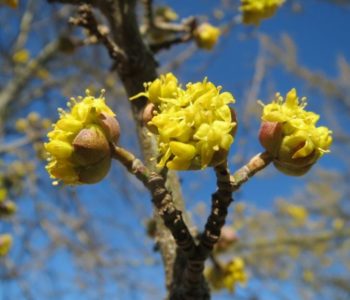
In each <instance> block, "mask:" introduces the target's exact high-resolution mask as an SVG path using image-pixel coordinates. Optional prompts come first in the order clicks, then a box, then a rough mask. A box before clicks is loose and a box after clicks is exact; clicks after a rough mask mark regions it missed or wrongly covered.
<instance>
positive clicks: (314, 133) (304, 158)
mask: <svg viewBox="0 0 350 300" xmlns="http://www.w3.org/2000/svg"><path fill="white" fill-rule="evenodd" d="M263 106H264V109H263V114H262V121H263V122H262V125H261V128H260V134H259V138H260V142H261V144H262V145H263V147H265V149H266V150H267V151H268V152H269V153H270V154H271V155H272V156H273V158H274V164H275V166H276V167H277V168H278V169H279V170H280V171H282V172H284V173H286V174H289V175H296V176H298V175H303V174H305V173H306V172H307V171H308V170H309V169H310V168H311V167H312V165H313V164H314V163H315V162H316V161H317V160H318V159H319V158H320V157H321V156H322V155H323V154H324V153H328V152H329V148H330V146H331V144H332V136H331V134H332V131H330V130H329V129H328V128H327V127H324V126H320V127H316V123H317V121H318V119H319V118H320V116H319V115H317V114H315V113H313V112H310V111H306V110H305V107H306V98H305V97H304V98H302V99H301V101H300V103H299V98H298V96H297V92H296V90H295V89H292V90H290V91H289V92H288V93H287V95H286V98H285V100H284V99H283V97H282V96H281V95H280V94H279V93H277V94H276V97H275V99H274V101H273V102H272V103H270V104H268V105H263Z"/></svg>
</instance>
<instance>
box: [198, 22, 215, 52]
mask: <svg viewBox="0 0 350 300" xmlns="http://www.w3.org/2000/svg"><path fill="white" fill-rule="evenodd" d="M220 34H221V32H220V29H219V28H217V27H214V26H212V25H211V24H209V23H203V24H201V25H199V26H198V27H197V28H196V29H195V30H194V32H193V36H194V39H195V41H196V44H197V46H198V47H199V48H203V49H206V50H211V49H212V48H213V47H214V46H215V45H216V44H217V42H218V39H219V36H220Z"/></svg>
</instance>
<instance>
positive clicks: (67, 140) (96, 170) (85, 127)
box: [45, 90, 119, 184]
mask: <svg viewBox="0 0 350 300" xmlns="http://www.w3.org/2000/svg"><path fill="white" fill-rule="evenodd" d="M103 93H104V91H102V93H101V95H100V97H99V98H95V97H93V96H91V95H90V94H89V91H88V90H87V91H86V97H85V98H82V97H79V98H78V100H79V101H77V100H76V99H74V98H71V100H70V102H69V103H68V104H67V106H68V107H69V108H70V112H66V111H64V110H63V109H59V114H60V119H59V120H58V121H57V123H56V124H54V125H53V130H52V131H51V132H49V133H48V135H47V136H48V138H49V142H48V143H46V144H45V149H46V151H47V152H48V154H49V158H48V165H47V166H46V169H47V171H48V172H49V174H50V176H51V178H53V179H57V180H61V181H63V183H65V184H79V183H95V182H97V181H100V180H101V179H102V178H103V177H104V176H105V175H106V174H107V172H108V170H109V167H110V163H111V149H110V144H109V143H115V142H116V140H117V139H118V137H119V125H118V123H117V121H116V120H115V118H114V116H115V114H114V113H113V111H112V110H111V109H110V108H109V107H108V106H107V105H106V103H105V99H104V97H103ZM57 183H58V181H55V182H54V184H57Z"/></svg>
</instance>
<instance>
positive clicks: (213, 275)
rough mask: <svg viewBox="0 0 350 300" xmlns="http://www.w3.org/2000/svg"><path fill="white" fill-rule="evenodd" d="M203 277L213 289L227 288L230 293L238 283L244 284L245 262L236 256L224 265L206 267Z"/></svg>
mask: <svg viewBox="0 0 350 300" xmlns="http://www.w3.org/2000/svg"><path fill="white" fill-rule="evenodd" d="M205 277H206V278H207V280H208V281H209V283H210V284H211V286H212V287H213V289H214V290H221V289H224V288H225V289H228V290H229V291H230V292H231V293H232V292H234V291H235V288H236V285H237V284H238V283H239V284H241V285H245V284H246V283H247V280H248V276H247V273H246V271H245V264H244V261H243V259H242V258H240V257H236V258H234V259H232V260H231V261H229V262H228V263H227V264H226V265H224V266H222V267H220V268H218V267H213V268H208V269H206V271H205Z"/></svg>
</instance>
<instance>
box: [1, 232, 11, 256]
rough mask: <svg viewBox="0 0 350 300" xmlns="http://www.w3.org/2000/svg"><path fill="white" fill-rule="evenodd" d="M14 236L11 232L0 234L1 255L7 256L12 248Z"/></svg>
mask: <svg viewBox="0 0 350 300" xmlns="http://www.w3.org/2000/svg"><path fill="white" fill-rule="evenodd" d="M11 246H12V236H11V235H9V234H0V257H1V256H5V255H6V254H7V253H8V252H9V251H10V249H11Z"/></svg>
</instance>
